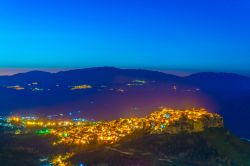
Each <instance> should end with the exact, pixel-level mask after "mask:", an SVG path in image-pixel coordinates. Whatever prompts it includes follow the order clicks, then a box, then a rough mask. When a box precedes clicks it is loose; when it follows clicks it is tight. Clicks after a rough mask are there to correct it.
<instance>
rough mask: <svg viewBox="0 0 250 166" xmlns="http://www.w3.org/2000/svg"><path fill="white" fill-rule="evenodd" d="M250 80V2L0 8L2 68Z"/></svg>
mask: <svg viewBox="0 0 250 166" xmlns="http://www.w3.org/2000/svg"><path fill="white" fill-rule="evenodd" d="M92 66H116V67H124V68H150V69H152V68H155V69H160V70H168V69H171V70H183V71H185V70H187V71H226V72H238V73H249V75H250V2H249V0H188V1H187V0H172V1H170V0H162V1H160V0H151V1H149V0H114V1H110V0H99V1H97V0H67V1H66V0H60V1H59V0H2V1H0V67H1V68H79V67H92Z"/></svg>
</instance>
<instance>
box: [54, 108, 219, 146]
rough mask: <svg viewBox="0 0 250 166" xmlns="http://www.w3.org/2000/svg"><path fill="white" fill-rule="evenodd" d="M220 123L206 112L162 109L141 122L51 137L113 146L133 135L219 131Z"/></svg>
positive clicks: (99, 124) (120, 122) (79, 129)
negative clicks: (212, 129) (210, 129)
mask: <svg viewBox="0 0 250 166" xmlns="http://www.w3.org/2000/svg"><path fill="white" fill-rule="evenodd" d="M222 126H223V119H222V117H221V116H219V115H218V114H214V113H209V112H207V111H206V110H205V109H199V110H196V109H192V110H172V109H166V108H163V109H161V110H159V111H156V112H153V113H151V114H150V115H149V116H147V117H144V118H128V119H118V120H113V121H109V122H97V123H93V124H86V125H79V126H68V127H61V128H57V129H56V130H55V131H54V132H53V133H52V134H53V135H55V136H57V137H58V138H59V141H58V142H55V143H54V144H60V143H63V144H73V145H74V144H75V145H80V144H82V145H88V144H114V143H116V142H118V141H119V140H121V139H122V138H124V137H126V136H128V135H130V134H133V133H134V132H136V131H143V132H145V133H148V134H161V133H169V134H175V133H179V132H188V133H191V132H199V131H203V130H204V129H206V128H210V127H222Z"/></svg>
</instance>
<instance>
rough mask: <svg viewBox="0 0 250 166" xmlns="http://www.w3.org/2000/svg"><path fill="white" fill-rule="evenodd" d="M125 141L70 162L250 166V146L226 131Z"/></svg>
mask: <svg viewBox="0 0 250 166" xmlns="http://www.w3.org/2000/svg"><path fill="white" fill-rule="evenodd" d="M125 140H126V141H125ZM125 140H124V141H122V142H120V144H116V145H113V146H106V147H99V148H96V149H89V150H84V151H82V152H80V153H77V154H76V155H75V156H73V157H72V158H70V159H69V160H70V161H71V162H72V163H74V165H77V164H79V163H84V164H86V165H107V166H118V165H119V166H217V165H218V166H219V165H221V166H224V165H225V166H247V165H250V144H249V143H247V142H243V141H241V140H240V139H238V138H237V137H235V136H234V135H232V134H230V133H229V132H228V131H227V130H225V129H223V128H213V129H208V130H206V131H204V132H201V133H192V134H186V133H182V134H176V135H145V133H136V134H135V135H133V136H131V138H130V139H129V138H126V139H125Z"/></svg>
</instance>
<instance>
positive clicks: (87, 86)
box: [70, 85, 92, 90]
mask: <svg viewBox="0 0 250 166" xmlns="http://www.w3.org/2000/svg"><path fill="white" fill-rule="evenodd" d="M91 88H92V86H91V85H77V86H73V87H71V88H70V90H80V89H91Z"/></svg>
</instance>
